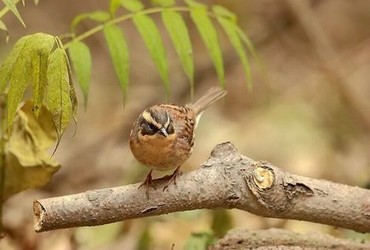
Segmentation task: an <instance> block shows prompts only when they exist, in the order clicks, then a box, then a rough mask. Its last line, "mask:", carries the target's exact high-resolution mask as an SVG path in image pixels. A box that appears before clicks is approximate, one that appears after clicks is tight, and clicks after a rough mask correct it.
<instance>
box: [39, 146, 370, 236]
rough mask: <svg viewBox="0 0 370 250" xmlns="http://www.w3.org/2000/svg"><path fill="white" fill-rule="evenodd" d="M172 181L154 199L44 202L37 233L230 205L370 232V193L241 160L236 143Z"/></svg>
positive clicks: (117, 191)
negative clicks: (172, 182)
mask: <svg viewBox="0 0 370 250" xmlns="http://www.w3.org/2000/svg"><path fill="white" fill-rule="evenodd" d="M166 182H167V180H157V181H155V187H154V188H151V189H150V192H149V195H150V198H149V199H148V197H147V196H146V192H145V189H138V187H139V184H132V185H127V186H123V187H115V188H106V189H100V190H91V191H87V192H84V193H79V194H73V195H67V196H61V197H55V198H48V199H42V200H36V201H34V228H35V230H36V231H37V232H42V231H47V230H53V229H58V228H70V227H77V226H95V225H101V224H106V223H112V222H116V221H122V220H127V219H133V218H140V217H147V216H153V215H159V214H166V213H171V212H176V211H185V210H194V209H203V208H209V209H212V208H220V207H222V208H238V209H241V210H245V211H249V212H251V213H254V214H257V215H261V216H266V217H274V218H286V219H297V220H305V221H311V222H317V223H323V224H328V225H333V226H336V227H344V228H349V229H353V230H356V231H359V232H370V190H366V189H362V188H359V187H351V186H347V185H343V184H337V183H332V182H329V181H325V180H315V179H311V178H307V177H302V176H297V175H292V174H290V173H287V172H285V171H283V170H282V169H279V168H277V167H275V166H273V165H271V164H269V163H268V162H263V161H253V160H251V159H249V158H247V157H245V156H243V155H241V154H240V153H239V152H238V151H237V150H236V148H235V147H234V146H233V145H232V144H231V143H229V142H226V143H222V144H219V145H217V146H216V147H215V148H214V150H213V151H212V153H211V157H210V158H209V159H208V160H207V161H206V162H205V163H203V164H202V167H200V168H199V169H197V170H194V171H191V172H187V173H183V174H181V175H180V176H178V178H177V185H170V186H169V188H168V189H166V190H165V191H163V186H164V185H165V184H166Z"/></svg>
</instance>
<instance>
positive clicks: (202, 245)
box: [184, 232, 216, 250]
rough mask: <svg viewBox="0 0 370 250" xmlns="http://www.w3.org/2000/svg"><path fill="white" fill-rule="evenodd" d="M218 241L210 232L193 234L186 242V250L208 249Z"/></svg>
mask: <svg viewBox="0 0 370 250" xmlns="http://www.w3.org/2000/svg"><path fill="white" fill-rule="evenodd" d="M215 241H216V239H215V237H214V235H213V234H211V233H208V232H199V233H192V234H191V236H190V237H189V238H188V239H187V240H186V242H185V246H184V250H198V249H199V250H200V249H208V247H209V246H210V245H212V244H213V243H214V242H215Z"/></svg>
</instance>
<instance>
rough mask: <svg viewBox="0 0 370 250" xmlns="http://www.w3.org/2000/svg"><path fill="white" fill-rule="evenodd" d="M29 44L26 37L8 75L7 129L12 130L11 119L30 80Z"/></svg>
mask: <svg viewBox="0 0 370 250" xmlns="http://www.w3.org/2000/svg"><path fill="white" fill-rule="evenodd" d="M30 54H31V46H30V40H29V39H27V40H26V41H25V44H24V46H23V48H22V50H21V51H20V53H19V55H18V57H17V58H16V60H15V62H14V64H13V66H12V69H11V72H9V73H10V76H9V90H8V97H7V110H8V130H9V132H11V131H12V124H13V119H14V116H15V114H16V111H17V108H18V104H19V103H20V102H21V100H22V98H23V94H24V91H25V90H26V87H27V85H28V84H29V83H30V81H31V75H32V71H31V56H30Z"/></svg>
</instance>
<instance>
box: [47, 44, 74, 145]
mask: <svg viewBox="0 0 370 250" xmlns="http://www.w3.org/2000/svg"><path fill="white" fill-rule="evenodd" d="M47 78H48V85H47V88H46V96H45V97H46V106H47V109H48V110H49V111H50V113H51V115H52V117H53V121H54V124H55V128H56V131H57V134H58V139H60V138H61V135H62V133H63V131H64V129H65V128H66V127H67V125H68V123H69V121H70V119H71V117H72V116H73V101H72V100H71V93H70V92H71V91H72V90H71V88H70V82H69V73H68V62H67V56H66V54H65V51H64V50H63V49H61V48H57V49H55V50H54V52H53V53H51V55H50V57H49V65H48V69H47Z"/></svg>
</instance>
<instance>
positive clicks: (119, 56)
mask: <svg viewBox="0 0 370 250" xmlns="http://www.w3.org/2000/svg"><path fill="white" fill-rule="evenodd" d="M104 37H105V40H106V41H107V45H108V49H109V54H110V56H111V59H112V62H113V67H114V70H115V71H116V74H117V76H118V80H119V82H120V84H121V89H122V94H123V98H124V100H125V99H126V93H127V88H128V81H129V52H128V47H127V43H126V39H125V37H124V34H123V31H122V30H121V29H120V28H119V27H118V26H116V25H107V26H105V27H104Z"/></svg>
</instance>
